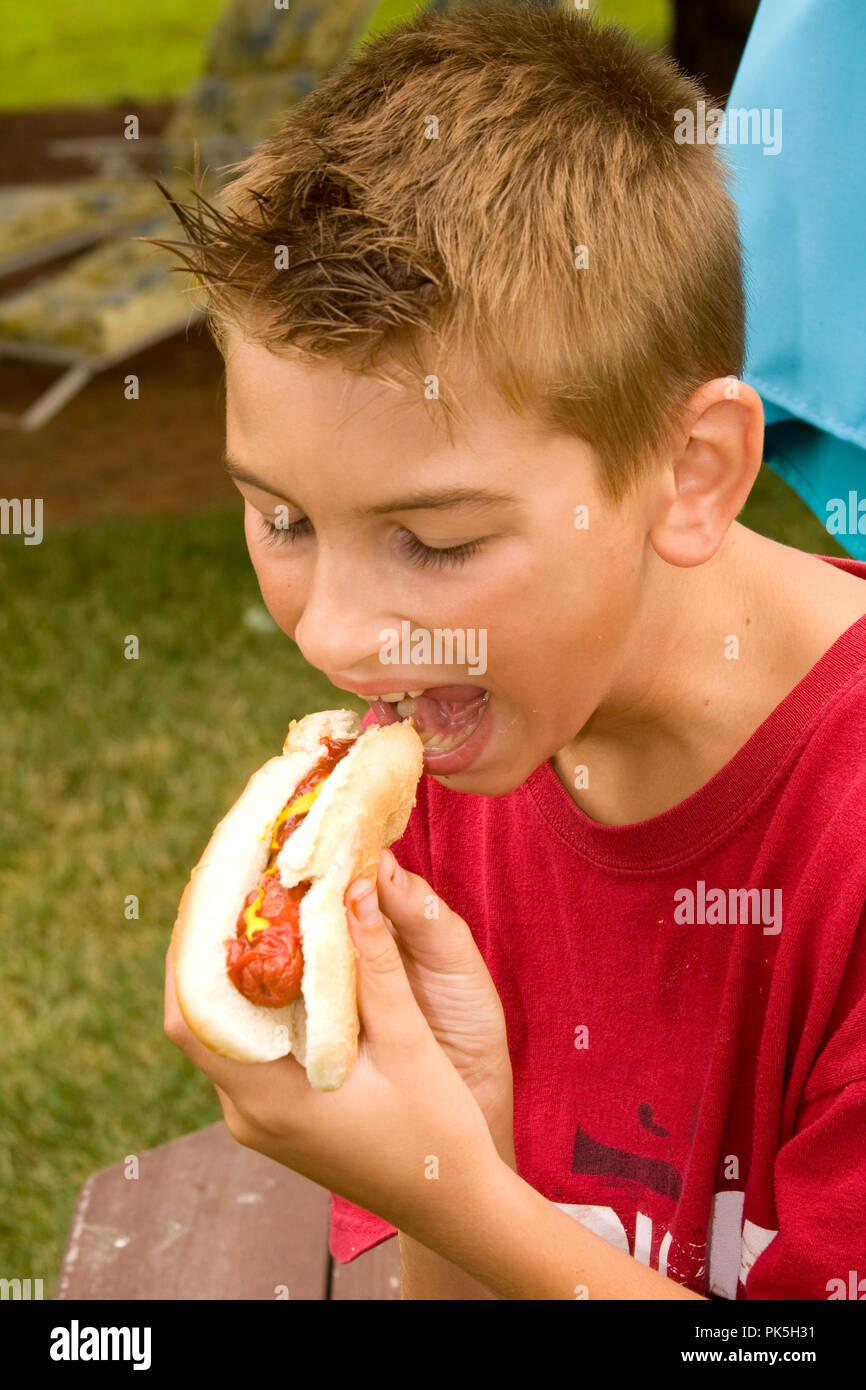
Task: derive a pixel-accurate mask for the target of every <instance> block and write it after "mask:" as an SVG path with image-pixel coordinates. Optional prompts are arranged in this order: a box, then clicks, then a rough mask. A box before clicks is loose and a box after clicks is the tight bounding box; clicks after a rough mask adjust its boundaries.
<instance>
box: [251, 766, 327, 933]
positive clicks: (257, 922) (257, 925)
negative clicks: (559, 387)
mask: <svg viewBox="0 0 866 1390" xmlns="http://www.w3.org/2000/svg"><path fill="white" fill-rule="evenodd" d="M324 785H325V779H324V778H323V779H322V781H321V782H318V783H317V784H316V786H315V787H313V790H312V791H311V792H304V795H303V796H298V797H295V800H294V801H293V802H292V803H291V804H290V805H289V806H284V807H283V809H282V811H281V812H280V814H279V815H278V816H277V818H276V820H275V821H274V828H273V831H272V834H271V843H270V848H271V849H272V850H274V849H276V848H277V833H278V831H279V828H280V826H281V825H282V823H283V821H284V820H288V818H289V816H305V815H306V814H307V812H308V811H309V809H310V807H311V806H312V804H313V802H314V801H315V799H316V797H317V796H318V795H319V792H320V791H321V790H322V787H323V786H324ZM276 872H277V866H276V864H274V866H273V868H271V869H266V870H265V873H264V874H263V878H266V877H267V876H268V874H275V873H276ZM264 896H265V885H264V884H262V887H261V889H260V890H259V894H258V897H257V898H256V899H255V900H254V901H253V902H251V903H250V905H249V907H248V908H247V909H246V911H245V912H244V922H245V923H246V938H247V941H252V939H253V937H254V936H256V935H258V933H259V932H263V931H266V930H267V929H268V927H269V926H270V925H271V924H270V922H269V921H268V919H267V918H266V917H260V916H259V914H258V909H259V908H260V907H261V905H262V902H263V901H264Z"/></svg>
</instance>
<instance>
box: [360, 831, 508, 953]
mask: <svg viewBox="0 0 866 1390" xmlns="http://www.w3.org/2000/svg"><path fill="white" fill-rule="evenodd" d="M377 883H378V887H379V896H380V900H381V904H382V911H383V912H385V913H387V914H388V917H389V919H390V921H391V922H392V923H393V926H394V929H395V931H396V932H397V934H398V937H399V941H400V945H401V947H402V948H403V949H405V950H407V951H409V952H410V953H411V955H412V956H413V957H414V958H415V960H417V961H419V962H421V963H422V964H424V965H428V966H429V967H430V968H431V969H433V968H435V969H437V970H444V971H453V972H454V973H457V972H460V971H465V970H475V969H477V968H478V967H479V965H484V959H483V957H482V955H481V952H480V951H479V949H478V946H477V945H476V943H475V939H474V937H473V935H472V933H471V931H470V930H469V927H468V926H467V924H466V922H465V921H464V919H463V918H462V917H461V916H460V915H459V914H458V913H456V912H454V911H452V909H451V908H450V907H449V906H448V904H447V903H445V902H443V901H442V899H441V898H440V897H439V896H438V895H437V894H436V893H434V892H433V889H432V888H431V887H430V884H429V883H427V881H426V879H423V878H421V876H420V875H419V874H413V873H410V872H409V871H408V869H404V868H403V867H402V866H401V865H400V864H398V862H397V860H396V859H395V857H394V855H393V854H392V853H391V851H390V850H387V849H386V850H383V851H382V855H381V859H380V861H379V876H378V880H377ZM484 968H485V969H486V966H485V967H484Z"/></svg>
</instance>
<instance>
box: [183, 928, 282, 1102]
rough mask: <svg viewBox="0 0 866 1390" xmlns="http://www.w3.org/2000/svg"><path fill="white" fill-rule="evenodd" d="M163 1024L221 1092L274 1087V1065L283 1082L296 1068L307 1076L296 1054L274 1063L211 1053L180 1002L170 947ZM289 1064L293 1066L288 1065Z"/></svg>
mask: <svg viewBox="0 0 866 1390" xmlns="http://www.w3.org/2000/svg"><path fill="white" fill-rule="evenodd" d="M164 1027H165V1033H166V1037H167V1038H168V1039H169V1041H170V1042H173V1043H174V1045H175V1047H177V1048H179V1049H180V1051H181V1052H183V1053H184V1054H185V1056H187V1057H188V1058H189V1060H190V1061H191V1062H192V1063H193V1064H194V1065H195V1066H197V1067H198V1068H199V1070H200V1071H203V1072H204V1073H205V1075H206V1076H209V1077H210V1079H211V1081H213V1083H214V1085H215V1087H216V1088H217V1090H218V1091H219V1089H220V1087H223V1088H224V1089H225V1090H226V1091H229V1092H231V1093H232V1094H234V1095H245V1094H248V1093H250V1092H252V1091H254V1090H255V1088H256V1086H257V1084H259V1085H262V1084H264V1085H265V1086H268V1085H270V1086H273V1085H275V1084H276V1081H275V1075H274V1072H273V1068H275V1067H280V1068H281V1071H280V1077H281V1081H282V1084H285V1081H283V1080H282V1078H283V1076H284V1074H285V1073H286V1072H289V1073H290V1072H292V1071H295V1072H300V1073H301V1075H306V1073H305V1072H304V1069H303V1067H300V1066H299V1064H298V1062H297V1060H296V1059H295V1058H294V1057H280V1058H278V1059H277V1060H276V1061H274V1062H233V1061H232V1060H231V1059H230V1058H228V1057H222V1056H220V1054H219V1053H218V1052H212V1051H211V1049H210V1048H209V1047H205V1045H204V1043H203V1042H201V1040H200V1039H199V1038H197V1037H196V1035H195V1033H193V1031H192V1029H191V1028H190V1027H189V1025H188V1023H187V1022H186V1019H185V1018H184V1016H183V1014H182V1012H181V1009H180V1005H179V1003H178V1001H177V993H176V991H175V984H174V965H173V962H172V957H171V947H170V946H169V948H168V951H167V952H166V957H165V1019H164ZM287 1063H289V1064H291V1065H290V1066H288V1067H287V1066H286V1064H287ZM266 1068H267V1069H269V1074H268V1076H267V1077H266V1078H264V1079H263V1080H261V1081H260V1080H259V1078H260V1076H262V1074H263V1073H264V1071H265V1069H266Z"/></svg>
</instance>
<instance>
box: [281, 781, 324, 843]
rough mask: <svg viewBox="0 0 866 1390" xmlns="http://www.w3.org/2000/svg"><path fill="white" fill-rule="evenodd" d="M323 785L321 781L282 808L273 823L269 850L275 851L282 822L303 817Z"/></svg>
mask: <svg viewBox="0 0 866 1390" xmlns="http://www.w3.org/2000/svg"><path fill="white" fill-rule="evenodd" d="M324 785H325V782H324V779H323V780H322V781H321V782H317V784H316V785H315V787H313V790H312V791H311V792H304V795H303V796H298V797H296V798H295V800H294V801H293V802H292V803H291V805H290V806H285V807H284V808H283V810H282V811H281V812H280V814H279V815H278V816H277V818H276V820H275V821H274V830H273V835H272V836H271V845H270V847H271V849H276V847H277V832H278V830H279V828H280V826H281V825H282V823H283V821H284V820H288V818H289V816H305V815H306V814H307V812H308V811H309V809H310V807H311V806H312V804H313V802H314V801H315V799H316V797H317V796H318V795H319V792H320V791H321V790H322V787H323V786H324Z"/></svg>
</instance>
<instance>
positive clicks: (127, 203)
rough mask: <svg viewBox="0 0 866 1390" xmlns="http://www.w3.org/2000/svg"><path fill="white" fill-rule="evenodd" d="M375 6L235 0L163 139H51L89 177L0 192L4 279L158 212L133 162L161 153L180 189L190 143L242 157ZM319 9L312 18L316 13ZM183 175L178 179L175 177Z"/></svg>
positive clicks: (209, 157) (158, 203) (368, 0)
mask: <svg viewBox="0 0 866 1390" xmlns="http://www.w3.org/2000/svg"><path fill="white" fill-rule="evenodd" d="M376 8H377V6H376V3H374V0H337V3H333V2H332V3H331V4H329V5H327V6H321V5H320V4H319V3H318V0H294V4H292V6H291V7H290V9H289V10H277V9H276V8H275V6H274V5H273V4H272V3H268V0H233V3H231V4H230V5H229V6H228V8H227V10H226V12H225V14H224V15H223V17H222V19H221V20H220V22H219V24H217V26H216V27H215V28H214V30H213V32H212V34H211V37H210V40H209V42H208V48H207V53H206V56H205V62H204V68H203V72H202V76H201V77H200V78H199V79H198V81H197V82H196V83H195V84H194V86H193V87H192V89H191V91H190V92H189V93H188V94H187V95H186V97H185V98H184V99H183V100H182V101H181V102H180V104H179V105H178V107H177V109H176V110H175V112H174V114H173V116H172V117H171V119H170V120H169V123H168V126H167V127H166V130H165V132H164V134H163V135H162V137H161V138H159V139H157V138H154V137H153V136H147V135H143V136H139V138H136V139H131V138H126V137H125V136H123V135H117V136H114V137H106V136H82V137H78V138H69V139H64V140H54V141H52V142H51V144H50V145H49V146H48V150H49V153H50V154H52V155H53V156H54V157H55V158H60V159H63V158H69V157H74V158H76V159H85V160H88V161H89V162H91V163H92V164H93V166H94V169H95V175H94V177H92V178H89V179H86V178H85V179H75V180H71V181H68V182H64V183H50V184H31V185H24V186H23V187H14V188H3V189H0V278H2V277H4V276H7V275H11V274H17V273H18V272H19V271H20V270H22V269H25V268H27V267H29V266H32V265H36V264H39V263H40V262H43V261H47V260H52V259H55V258H56V257H57V256H61V255H65V254H67V253H68V252H70V251H75V250H78V249H79V248H81V247H84V246H87V245H91V244H93V243H94V242H96V241H101V240H103V239H104V238H105V237H106V236H108V235H112V234H114V233H117V232H120V231H122V230H124V229H125V228H128V227H133V226H135V225H136V224H137V223H138V222H140V221H142V220H143V219H144V218H147V217H154V216H157V215H158V214H159V213H160V212H162V211H163V210H164V205H163V202H162V199H161V196H160V194H159V192H158V190H157V189H156V188H155V187H154V184H153V182H152V180H151V179H149V178H146V177H145V176H144V175H143V174H142V173H141V171H140V170H139V168H138V166H137V165H136V159H137V157H138V156H140V155H142V154H145V153H147V154H151V153H154V152H156V153H158V154H159V156H160V158H159V166H160V168H159V172H160V177H161V179H162V180H163V182H167V183H169V184H170V185H172V184H177V185H178V187H182V186H184V179H185V178H187V177H188V175H189V173H190V172H191V170H190V167H189V165H190V154H191V151H192V147H193V141H194V140H196V139H197V140H198V142H199V148H200V150H201V152H202V157H203V161H204V163H206V164H209V165H211V166H215V165H220V164H230V163H233V162H234V161H235V160H237V159H242V158H243V157H244V155H245V154H248V153H249V151H250V149H252V148H253V147H254V146H255V145H257V144H258V143H259V141H260V140H262V139H264V137H265V135H267V134H268V133H269V131H270V129H271V122H272V118H273V115H274V112H275V111H280V110H281V109H283V108H284V107H287V106H291V105H292V103H293V102H294V101H297V100H298V99H299V98H300V97H302V96H304V95H306V93H307V92H308V91H312V89H313V87H315V85H316V83H317V82H318V81H319V80H320V79H321V78H322V77H323V76H325V75H326V74H327V73H328V72H330V71H331V69H332V68H334V67H335V66H336V65H337V63H339V62H340V61H342V59H343V58H344V57H345V56H346V52H347V41H348V43H351V42H354V41H356V40H357V38H358V37H359V36H360V34H361V33H362V32H363V29H364V28H365V27H366V23H367V21H368V20H369V17H370V13H371V11H373V10H375V9H376ZM317 10H319V11H322V12H321V13H319V14H318V15H317V14H316V11H317ZM179 174H180V179H179Z"/></svg>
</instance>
